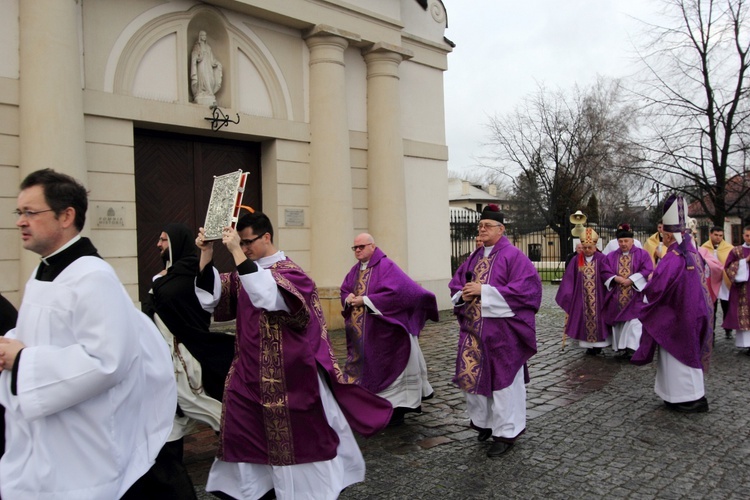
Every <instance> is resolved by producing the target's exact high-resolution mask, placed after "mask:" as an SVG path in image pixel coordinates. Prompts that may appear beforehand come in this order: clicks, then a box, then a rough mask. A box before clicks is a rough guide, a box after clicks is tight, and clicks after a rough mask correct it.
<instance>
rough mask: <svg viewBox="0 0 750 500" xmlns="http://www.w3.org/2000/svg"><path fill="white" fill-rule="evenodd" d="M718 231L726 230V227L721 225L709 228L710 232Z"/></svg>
mask: <svg viewBox="0 0 750 500" xmlns="http://www.w3.org/2000/svg"><path fill="white" fill-rule="evenodd" d="M718 231H721V232H722V233H723V232H724V228H723V227H721V226H711V229H709V231H708V232H709V233H716V232H718Z"/></svg>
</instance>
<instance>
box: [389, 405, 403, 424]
mask: <svg viewBox="0 0 750 500" xmlns="http://www.w3.org/2000/svg"><path fill="white" fill-rule="evenodd" d="M403 423H404V413H403V412H402V411H399V409H396V410H394V411H393V415H391V421H390V422H388V427H398V426H399V425H401V424H403Z"/></svg>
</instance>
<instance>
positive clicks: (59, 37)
mask: <svg viewBox="0 0 750 500" xmlns="http://www.w3.org/2000/svg"><path fill="white" fill-rule="evenodd" d="M79 4H80V2H77V1H76V0H33V1H21V2H18V5H19V31H20V42H19V59H20V80H19V117H20V118H19V147H20V158H21V159H20V165H19V167H20V168H19V175H20V179H19V181H20V180H22V179H23V178H24V177H26V175H28V174H29V173H31V172H33V171H35V170H38V169H40V168H52V169H54V170H56V171H58V172H63V173H66V174H68V175H71V176H73V177H75V178H76V179H79V180H80V181H82V182H84V183H85V182H86V149H85V136H84V126H83V90H82V87H83V82H82V73H81V53H82V51H81V48H80V46H79V34H80V33H79V23H78V16H79V12H80V11H79V9H80V5H79ZM37 262H38V256H36V255H34V254H31V253H30V252H28V251H25V250H22V251H21V271H20V274H21V276H20V281H21V283H20V284H19V285H20V289H23V284H24V283H25V282H26V278H28V276H29V273H30V272H31V269H32V268H33V267H34V266H35V265H36V264H37Z"/></svg>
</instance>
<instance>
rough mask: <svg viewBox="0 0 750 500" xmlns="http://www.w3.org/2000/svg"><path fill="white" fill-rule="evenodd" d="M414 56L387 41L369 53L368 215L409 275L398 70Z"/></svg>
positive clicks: (385, 247)
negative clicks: (402, 63)
mask: <svg viewBox="0 0 750 500" xmlns="http://www.w3.org/2000/svg"><path fill="white" fill-rule="evenodd" d="M411 56H412V54H411V52H410V51H408V50H405V49H402V48H400V47H396V46H393V45H389V44H385V43H377V44H375V45H374V46H372V47H371V48H369V49H367V50H366V51H364V58H365V62H366V63H367V135H368V142H367V143H368V149H367V213H368V218H369V221H368V222H369V224H368V226H369V230H370V233H371V234H372V235H373V237H374V238H375V241H376V243H377V244H378V246H381V247H382V248H383V250H384V251H385V252H386V253H387V254H388V257H390V258H391V259H393V260H394V261H395V262H396V263H397V264H398V265H399V266H400V267H401V268H402V269H404V271H406V270H407V269H408V262H407V250H408V243H407V237H408V234H407V227H406V179H405V176H404V144H403V137H402V133H401V99H400V93H399V76H398V67H399V64H401V61H403V60H404V59H407V58H410V57H411Z"/></svg>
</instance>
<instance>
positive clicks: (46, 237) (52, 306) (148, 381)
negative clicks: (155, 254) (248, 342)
mask: <svg viewBox="0 0 750 500" xmlns="http://www.w3.org/2000/svg"><path fill="white" fill-rule="evenodd" d="M17 203H18V205H17V207H18V208H17V210H16V215H17V216H18V219H17V221H16V226H17V227H18V228H19V230H20V233H21V241H22V244H23V247H24V248H25V249H26V250H30V251H32V252H34V253H37V254H39V255H40V256H41V257H42V259H41V262H40V263H39V265H38V266H37V268H36V269H35V270H34V272H33V275H32V276H31V278H30V279H29V281H28V282H27V283H26V288H25V291H24V297H23V303H22V305H21V308H20V314H19V316H18V322H17V326H16V328H15V329H12V330H10V331H9V332H8V334H7V335H6V337H4V338H0V370H2V373H0V404H2V405H3V406H4V407H5V418H6V436H7V437H8V441H7V443H6V453H5V455H4V456H3V458H2V460H0V495H2V497H3V498H53V497H54V498H143V493H144V489H143V484H144V483H145V482H146V481H147V480H148V477H149V475H150V474H147V472H148V471H149V469H150V468H151V466H152V464H153V463H154V459H155V458H156V454H157V452H158V451H159V449H160V448H161V447H162V445H163V444H164V443H165V442H166V440H167V437H168V435H169V432H170V429H171V428H172V419H173V417H174V411H175V407H176V404H177V393H176V389H175V381H174V374H173V373H172V363H171V360H170V358H169V352H168V350H167V346H166V344H165V343H164V340H163V339H162V337H161V335H160V334H159V332H158V331H157V330H156V327H155V326H154V325H153V323H152V322H151V321H150V320H149V319H148V318H147V317H146V316H145V315H144V314H142V313H141V312H140V311H138V310H137V309H136V308H135V306H134V305H133V302H132V300H131V299H130V297H129V296H128V294H127V292H126V291H125V288H124V287H123V286H122V284H121V283H120V281H119V279H118V278H117V275H116V274H115V271H114V269H112V267H111V266H110V265H109V264H107V263H106V262H105V261H104V260H103V259H102V258H101V257H100V256H99V254H98V253H97V250H96V248H94V246H93V245H92V243H91V241H90V240H89V239H88V238H83V237H81V236H80V234H79V233H80V231H81V230H82V229H83V225H84V222H85V220H86V209H87V206H88V200H87V195H86V189H85V188H84V187H83V186H82V185H81V184H80V183H79V182H78V181H76V180H75V179H73V178H72V177H69V176H67V175H64V174H60V173H57V172H55V171H53V170H50V169H45V170H39V171H36V172H33V173H31V174H30V175H29V176H28V177H26V178H25V179H24V181H23V182H22V183H21V192H20V194H19V195H18V202H17ZM139 478H140V479H139ZM134 483H135V484H134ZM146 491H147V490H146Z"/></svg>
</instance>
